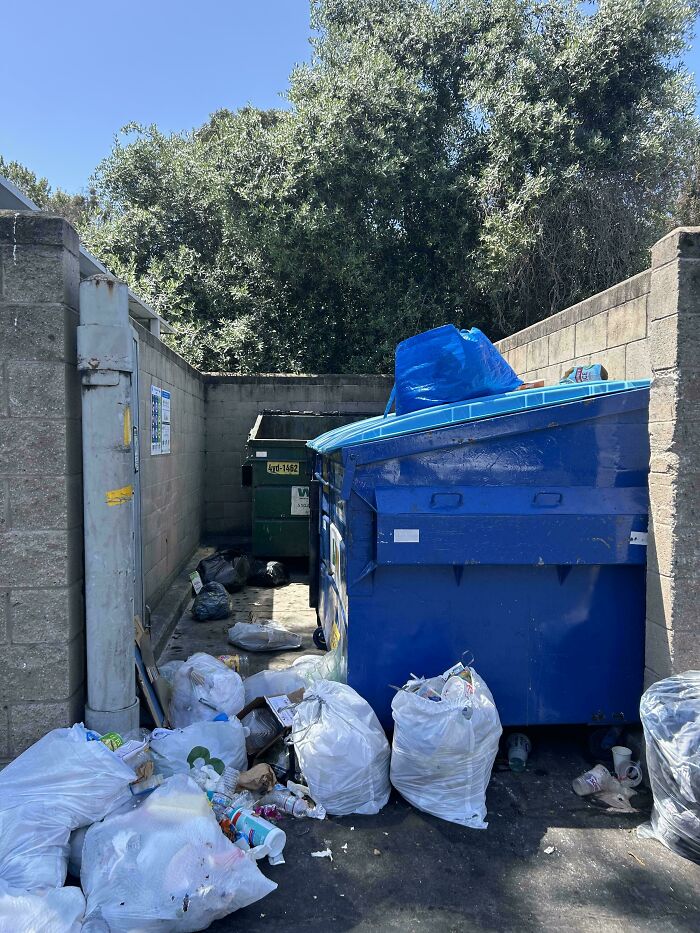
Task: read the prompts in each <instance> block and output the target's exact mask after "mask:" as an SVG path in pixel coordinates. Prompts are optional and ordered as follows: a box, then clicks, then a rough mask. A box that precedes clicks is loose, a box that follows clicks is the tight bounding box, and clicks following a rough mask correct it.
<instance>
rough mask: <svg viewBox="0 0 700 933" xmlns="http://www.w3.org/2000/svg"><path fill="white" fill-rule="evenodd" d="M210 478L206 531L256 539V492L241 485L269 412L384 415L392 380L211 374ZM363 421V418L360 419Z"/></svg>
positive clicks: (208, 384) (208, 378) (208, 385)
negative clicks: (250, 445) (250, 442)
mask: <svg viewBox="0 0 700 933" xmlns="http://www.w3.org/2000/svg"><path fill="white" fill-rule="evenodd" d="M204 378H205V382H206V391H207V397H206V408H207V473H206V518H205V529H206V531H207V532H208V533H209V534H213V535H231V536H232V537H233V536H235V537H240V536H247V535H250V529H251V491H250V489H247V488H245V487H243V486H242V485H241V464H242V463H243V460H244V459H245V446H246V440H247V438H248V434H249V433H250V430H251V428H252V427H253V425H254V423H255V419H256V418H257V416H258V414H259V413H260V412H261V411H262V410H263V409H266V408H268V409H275V410H278V411H343V412H356V413H359V412H370V413H372V414H378V413H382V412H383V411H384V408H385V405H386V402H387V399H388V397H389V393H390V391H391V387H392V385H393V378H390V377H389V376H333V375H328V376H283V375H270V376H221V375H205V377H204ZM358 417H359V414H358Z"/></svg>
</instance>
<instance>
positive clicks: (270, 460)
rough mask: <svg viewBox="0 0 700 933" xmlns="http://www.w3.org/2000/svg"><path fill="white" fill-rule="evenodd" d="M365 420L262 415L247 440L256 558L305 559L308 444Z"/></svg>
mask: <svg viewBox="0 0 700 933" xmlns="http://www.w3.org/2000/svg"><path fill="white" fill-rule="evenodd" d="M364 417H367V416H366V415H364V414H360V413H359V412H353V413H351V414H350V413H346V414H342V413H340V412H330V413H316V412H307V411H303V412H300V411H288V412H279V411H263V412H262V413H261V414H260V415H258V417H257V420H256V422H255V425H254V426H253V430H252V431H251V432H250V434H249V435H248V445H247V450H246V460H245V463H244V465H243V485H244V486H252V488H253V547H252V551H253V556H254V557H307V556H308V554H309V483H310V481H311V462H310V459H309V456H308V454H309V451H308V449H307V447H306V442H307V441H310V440H312V439H313V438H314V437H318V436H319V435H320V434H324V433H325V432H326V431H331V430H333V429H334V428H339V427H342V426H343V425H345V424H350V423H351V422H353V421H358V420H359V419H361V418H364Z"/></svg>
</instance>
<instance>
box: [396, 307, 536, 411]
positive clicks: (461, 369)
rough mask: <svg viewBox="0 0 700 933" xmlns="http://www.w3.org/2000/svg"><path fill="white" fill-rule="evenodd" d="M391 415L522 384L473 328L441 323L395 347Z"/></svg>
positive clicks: (494, 349) (493, 393) (496, 351)
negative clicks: (393, 390) (394, 411)
mask: <svg viewBox="0 0 700 933" xmlns="http://www.w3.org/2000/svg"><path fill="white" fill-rule="evenodd" d="M395 369H396V384H395V392H396V414H397V415H404V414H406V413H407V412H409V411H417V410H418V409H420V408H431V407H433V406H435V405H446V404H448V403H450V402H461V401H464V400H465V399H470V398H478V397H480V396H483V395H497V394H499V393H501V392H510V391H511V389H517V387H518V386H519V385H521V384H522V379H519V378H518V376H517V375H516V374H515V372H514V371H513V369H511V367H510V366H509V364H508V363H507V362H506V360H505V359H504V358H503V357H502V356H501V354H500V353H499V352H498V350H497V349H496V348H495V347H494V345H493V344H492V343H491V341H490V340H489V339H488V337H486V336H485V334H483V333H482V332H481V331H480V330H479V329H478V328H477V327H472V329H471V330H458V329H457V328H456V327H455V326H454V325H453V324H445V325H444V326H443V327H436V328H434V329H433V330H428V331H425V332H424V333H422V334H416V336H415V337H409V339H408V340H403V341H402V342H401V343H400V344H399V345H398V346H397V347H396V367H395Z"/></svg>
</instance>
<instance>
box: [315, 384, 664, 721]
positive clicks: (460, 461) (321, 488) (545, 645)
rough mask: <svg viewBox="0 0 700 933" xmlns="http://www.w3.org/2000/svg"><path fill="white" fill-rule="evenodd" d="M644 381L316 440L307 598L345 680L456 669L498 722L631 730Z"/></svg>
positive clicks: (570, 388)
mask: <svg viewBox="0 0 700 933" xmlns="http://www.w3.org/2000/svg"><path fill="white" fill-rule="evenodd" d="M648 403H649V382H648V381H647V380H639V381H634V382H597V383H590V384H585V385H566V386H552V387H548V388H544V389H530V390H523V391H514V392H508V393H505V394H503V395H499V396H492V397H489V398H484V399H477V400H473V401H470V402H461V403H457V404H451V405H443V406H439V407H436V408H430V409H424V410H422V411H417V412H411V413H410V414H406V415H401V416H396V415H389V416H388V417H384V418H382V417H380V418H370V419H368V420H366V421H360V422H357V423H355V424H352V425H348V426H345V427H342V428H337V429H336V430H334V431H330V432H328V433H327V434H324V435H322V436H321V437H319V438H316V439H315V440H314V441H311V442H310V443H309V446H310V447H311V448H312V449H313V450H314V451H315V454H314V456H315V467H314V474H315V475H314V481H313V484H312V490H311V495H312V499H313V501H312V521H313V522H314V523H315V528H316V531H312V534H313V535H315V536H317V538H316V540H315V541H312V548H311V550H312V556H313V561H314V563H313V564H312V568H311V572H312V593H316V594H317V597H316V598H315V599H314V602H315V604H316V607H317V611H318V615H319V620H320V622H321V624H322V626H323V629H324V634H325V637H326V643H327V644H328V645H329V646H330V647H331V648H332V649H334V650H335V651H336V652H337V653H338V654H339V655H340V657H341V661H342V669H343V672H344V676H345V677H346V678H347V682H348V683H349V684H350V685H351V686H352V687H354V688H355V689H356V690H357V691H358V692H359V693H360V694H361V695H362V696H364V697H365V698H366V699H367V700H368V701H369V702H370V704H371V705H372V707H373V708H374V710H375V712H376V713H377V715H378V716H379V719H380V720H381V722H382V724H383V725H384V726H385V727H386V728H389V727H390V725H391V711H390V703H391V699H392V696H393V692H394V691H393V687H392V685H394V686H397V685H400V684H403V683H404V682H405V681H406V679H407V678H408V676H409V674H411V673H413V674H417V675H422V674H423V675H426V676H428V675H433V674H435V673H438V672H441V671H443V670H445V669H447V668H448V667H449V666H450V665H452V664H453V663H454V662H455V661H457V660H459V659H460V658H462V657H466V658H467V659H469V660H471V659H472V658H473V663H474V666H475V667H476V668H477V670H478V671H479V673H480V674H481V675H482V676H483V677H484V678H485V680H486V682H487V683H488V685H489V687H490V688H491V691H492V693H493V696H494V698H495V700H496V704H497V706H498V711H499V714H500V717H501V721H502V722H503V724H504V725H509V726H510V725H540V724H542V725H545V724H554V723H572V724H573V723H582V724H583V723H617V722H629V721H636V720H638V715H639V698H640V696H641V692H642V675H643V660H644V618H645V562H646V537H647V535H646V532H647V498H648V496H647V474H648V469H649V441H648V432H647V417H648Z"/></svg>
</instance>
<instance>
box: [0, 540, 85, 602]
mask: <svg viewBox="0 0 700 933" xmlns="http://www.w3.org/2000/svg"><path fill="white" fill-rule="evenodd" d="M2 545H3V548H2V561H0V587H7V588H10V587H13V586H17V585H24V586H31V587H44V586H49V587H50V586H69V585H70V584H72V583H74V582H75V581H76V580H79V579H80V578H81V576H82V529H81V528H80V527H76V528H72V529H69V530H67V531H31V532H21V531H19V532H18V531H8V532H6V533H5V534H4V535H3V539H2Z"/></svg>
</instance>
